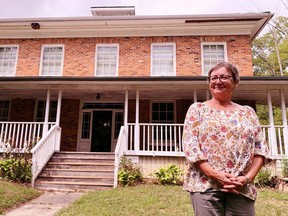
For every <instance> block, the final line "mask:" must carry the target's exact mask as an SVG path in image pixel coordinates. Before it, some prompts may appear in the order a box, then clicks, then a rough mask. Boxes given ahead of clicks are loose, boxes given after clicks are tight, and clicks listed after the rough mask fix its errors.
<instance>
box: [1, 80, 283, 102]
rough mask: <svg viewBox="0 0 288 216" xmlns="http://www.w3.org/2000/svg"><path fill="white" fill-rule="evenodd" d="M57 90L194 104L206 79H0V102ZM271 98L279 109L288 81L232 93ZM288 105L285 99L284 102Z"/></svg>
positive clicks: (249, 83) (244, 84) (66, 94)
mask: <svg viewBox="0 0 288 216" xmlns="http://www.w3.org/2000/svg"><path fill="white" fill-rule="evenodd" d="M59 88H61V89H62V91H63V98H64V99H84V100H96V95H97V94H98V93H99V94H100V95H101V101H100V102H107V101H114V102H115V101H123V100H124V98H125V90H128V92H129V99H135V95H136V90H137V89H139V91H140V99H148V100H160V99H164V100H176V99H191V100H193V91H194V89H196V91H197V99H198V100H199V101H201V100H205V99H206V93H207V91H208V85H207V77H204V76H194V77H181V76H180V77H38V76H37V77H0V99H15V98H19V99H45V97H46V94H47V89H51V97H52V98H57V95H58V90H59ZM268 90H270V91H271V94H272V103H273V105H277V106H280V104H281V97H280V94H279V91H280V90H283V91H284V94H285V97H286V98H287V97H288V77H276V76H273V77H256V76H254V77H251V76H250V77H241V81H240V84H239V85H238V86H237V88H236V89H235V92H234V94H233V100H237V101H245V100H255V101H256V102H257V103H261V104H266V103H267V91H268ZM286 104H288V99H287V100H286Z"/></svg>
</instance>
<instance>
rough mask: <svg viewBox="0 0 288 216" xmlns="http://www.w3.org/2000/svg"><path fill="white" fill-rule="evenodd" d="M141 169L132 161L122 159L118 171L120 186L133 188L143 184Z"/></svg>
mask: <svg viewBox="0 0 288 216" xmlns="http://www.w3.org/2000/svg"><path fill="white" fill-rule="evenodd" d="M142 179H143V178H142V174H141V172H140V168H139V167H137V166H136V165H135V164H134V163H133V162H132V160H131V159H129V158H126V157H122V158H121V160H120V165H119V171H118V183H119V185H120V186H131V185H135V184H137V183H140V182H142Z"/></svg>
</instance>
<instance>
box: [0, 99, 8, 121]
mask: <svg viewBox="0 0 288 216" xmlns="http://www.w3.org/2000/svg"><path fill="white" fill-rule="evenodd" d="M9 108H10V101H0V121H8V117H9Z"/></svg>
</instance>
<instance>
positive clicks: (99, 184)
mask: <svg viewBox="0 0 288 216" xmlns="http://www.w3.org/2000/svg"><path fill="white" fill-rule="evenodd" d="M114 160H115V155H114V153H103V152H100V153H93V152H55V153H54V155H53V156H52V157H51V159H50V160H49V162H48V163H47V164H46V166H45V167H44V169H43V170H42V172H41V173H40V175H39V176H38V178H37V179H36V181H35V187H36V188H39V189H45V190H68V191H69V190H101V189H111V188H113V185H114Z"/></svg>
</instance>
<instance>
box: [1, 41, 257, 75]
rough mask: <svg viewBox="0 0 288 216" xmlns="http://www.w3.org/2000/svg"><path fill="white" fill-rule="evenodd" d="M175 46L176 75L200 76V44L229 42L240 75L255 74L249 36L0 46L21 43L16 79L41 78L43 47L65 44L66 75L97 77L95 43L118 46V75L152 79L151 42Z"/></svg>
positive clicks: (41, 42) (2, 42)
mask: <svg viewBox="0 0 288 216" xmlns="http://www.w3.org/2000/svg"><path fill="white" fill-rule="evenodd" d="M165 42H174V43H176V70H177V71H176V75H177V76H195V75H201V74H202V69H201V42H226V44H227V53H228V60H229V61H230V62H231V63H233V64H235V65H237V66H238V68H239V70H240V73H241V75H245V76H246V75H252V53H251V45H250V39H249V36H201V37H200V36H198V37H197V36H191V37H189V36H183V37H180V36H175V37H122V38H72V39H22V40H21V39H13V40H7V39H5V40H3V39H2V40H1V39H0V45H4V44H18V45H19V55H18V64H17V72H16V74H17V76H38V75H39V67H40V57H41V46H42V45H43V44H64V46H65V51H64V68H63V76H94V67H95V64H94V62H95V49H96V44H101V43H108V44H110V43H115V44H119V76H150V55H151V53H150V49H151V44H152V43H165Z"/></svg>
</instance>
